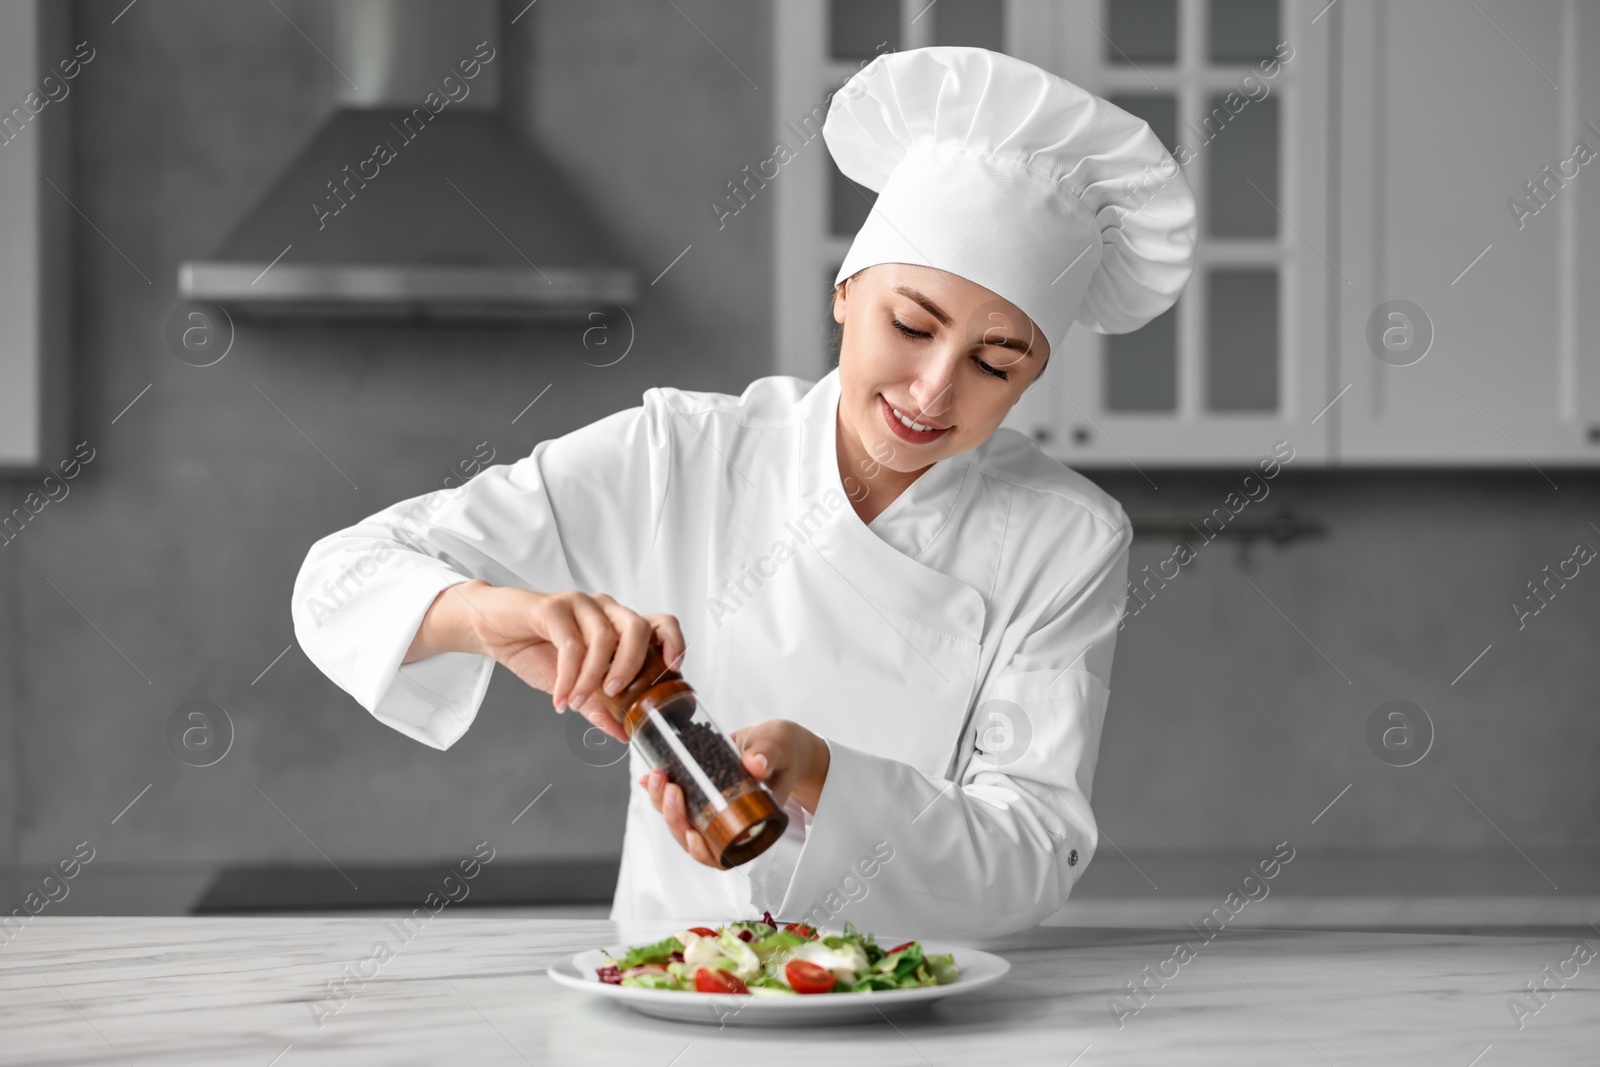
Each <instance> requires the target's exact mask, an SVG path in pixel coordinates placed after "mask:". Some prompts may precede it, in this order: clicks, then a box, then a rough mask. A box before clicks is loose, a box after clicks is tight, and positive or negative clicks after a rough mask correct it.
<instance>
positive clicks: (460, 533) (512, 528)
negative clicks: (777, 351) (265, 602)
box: [290, 389, 672, 749]
mask: <svg viewBox="0 0 1600 1067" xmlns="http://www.w3.org/2000/svg"><path fill="white" fill-rule="evenodd" d="M671 418H672V414H671V409H670V408H669V407H668V406H667V402H666V400H665V399H664V398H663V397H662V396H661V394H660V391H659V390H656V389H651V390H648V391H646V393H645V394H644V403H643V404H641V405H640V406H639V407H635V408H630V409H628V410H625V411H619V412H617V413H615V414H613V415H609V416H607V417H606V418H603V419H600V420H598V421H596V422H594V423H591V424H590V425H588V426H584V427H581V428H579V429H577V430H574V431H573V432H571V433H569V434H566V435H565V436H562V437H558V438H552V439H550V440H546V441H541V442H539V444H537V445H535V446H534V448H533V451H532V452H531V453H529V454H528V455H527V456H526V457H524V458H523V459H520V460H517V461H516V462H514V463H503V464H499V465H496V466H492V467H488V468H486V469H484V470H483V471H482V472H481V473H479V474H478V475H477V476H476V477H473V478H471V479H470V480H468V481H467V482H466V483H465V484H463V485H458V486H453V487H450V488H445V489H438V490H435V491H433V492H431V493H426V494H423V495H421V496H416V497H412V498H410V499H409V500H402V501H400V502H399V503H397V504H394V505H392V506H390V507H387V508H385V509H383V510H382V511H378V512H376V513H374V514H372V515H369V516H367V517H366V518H365V519H362V520H361V521H360V522H358V523H356V524H355V525H353V526H350V527H347V528H346V529H343V530H339V531H337V532H336V533H332V534H329V535H328V536H326V537H324V538H322V539H321V540H319V541H317V542H316V543H315V544H313V545H312V546H311V548H310V550H309V551H308V552H307V554H306V558H305V562H304V563H302V564H301V567H300V572H299V574H298V576H297V577H296V579H295V583H294V594H293V602H292V604H291V608H290V611H291V614H292V616H293V621H294V631H295V637H296V639H297V640H298V642H299V644H300V647H301V648H302V649H303V650H304V651H305V653H306V656H307V657H308V658H309V659H310V660H311V662H312V663H314V664H316V666H317V668H318V669H319V670H321V671H322V672H323V673H324V674H326V675H327V676H328V677H329V678H330V679H331V680H332V681H333V682H334V683H335V684H336V685H338V686H339V688H341V689H343V690H344V691H345V692H347V693H349V694H350V695H351V696H352V697H353V698H355V700H356V702H357V703H358V704H360V705H361V706H362V707H364V708H366V709H367V710H368V711H369V712H371V713H372V714H373V715H374V716H376V717H377V719H378V720H379V721H380V722H383V723H385V724H387V725H389V726H392V727H393V728H394V729H396V730H399V731H400V732H401V733H403V734H405V735H406V736H408V737H411V738H414V739H415V740H418V741H421V742H423V743H424V744H427V745H431V746H432V747H434V748H439V749H444V748H449V747H450V746H451V745H452V744H454V743H455V742H456V741H457V740H458V739H459V738H460V737H461V735H462V734H464V733H465V732H466V730H467V727H468V726H470V725H471V724H472V720H473V718H474V717H475V716H476V715H477V711H478V707H479V705H480V704H481V703H482V701H483V695H484V692H485V691H486V690H487V689H488V687H489V678H490V676H491V674H492V673H493V670H494V659H493V657H490V656H481V655H477V654H474V653H466V652H446V653H441V654H439V655H437V656H431V657H429V658H427V659H424V660H418V661H417V662H415V663H409V664H406V665H404V666H402V665H401V662H400V661H401V660H402V659H404V658H405V654H406V652H407V650H408V649H409V648H410V647H411V641H412V639H413V638H414V637H415V636H416V632H417V628H418V627H419V626H420V625H421V623H422V618H423V616H424V615H425V614H426V613H427V610H428V608H429V606H430V605H431V604H432V603H433V600H434V597H435V596H436V595H437V594H438V593H439V592H440V591H441V590H443V589H446V588H448V587H450V586H452V585H456V584H458V583H461V582H465V581H468V580H470V579H473V578H481V579H483V580H484V581H487V582H489V583H491V584H493V585H504V586H520V587H523V588H527V589H534V590H538V591H541V592H561V591H565V590H568V589H581V590H583V591H585V592H588V593H591V594H593V593H598V592H604V593H609V594H611V595H612V596H614V597H615V598H616V599H617V601H618V602H619V603H622V604H624V605H626V606H628V607H633V605H632V604H630V603H629V599H630V598H631V597H632V595H633V593H634V591H635V590H636V589H637V588H638V585H639V581H640V579H641V577H642V576H643V574H644V568H645V566H646V563H647V560H648V557H649V555H650V550H651V548H652V547H653V545H654V540H655V532H656V530H657V528H658V525H659V523H660V520H661V515H662V509H663V507H664V505H665V500H666V493H667V481H668V477H669V471H670V467H671V463H670V456H671V442H670V431H671V421H670V420H671Z"/></svg>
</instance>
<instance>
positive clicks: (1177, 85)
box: [1008, 0, 1344, 468]
mask: <svg viewBox="0 0 1600 1067" xmlns="http://www.w3.org/2000/svg"><path fill="white" fill-rule="evenodd" d="M1325 4H1326V0H1321V2H1320V3H1315V2H1314V3H1301V2H1299V0H1138V2H1136V3H1121V2H1117V3H1113V2H1109V0H1101V2H1098V3H1096V2H1080V3H1076V4H1069V5H1059V6H1056V7H1055V9H1054V14H1053V17H1054V25H1052V26H1050V27H1049V31H1050V32H1051V33H1052V35H1053V37H1052V39H1053V41H1054V42H1055V47H1054V55H1053V58H1052V59H1051V60H1049V61H1048V62H1047V63H1042V65H1047V66H1049V67H1050V69H1053V70H1054V71H1055V72H1056V73H1058V74H1060V75H1062V76H1063V77H1065V78H1068V79H1070V80H1071V81H1074V82H1076V83H1078V84H1079V85H1082V86H1083V87H1084V88H1086V89H1089V90H1090V91H1092V92H1094V93H1097V94H1098V95H1100V96H1104V97H1106V98H1108V99H1110V100H1111V101H1112V102H1113V103H1115V104H1117V105H1118V106H1120V107H1122V108H1124V109H1125V110H1128V111H1130V112H1132V113H1134V114H1136V115H1138V116H1139V117H1141V118H1143V119H1145V121H1147V122H1149V123H1150V125H1151V127H1152V128H1153V129H1154V130H1155V131H1156V133H1157V134H1158V135H1159V136H1160V137H1161V139H1162V140H1163V142H1164V143H1166V146H1167V149H1168V151H1170V152H1171V153H1172V154H1173V157H1174V158H1175V159H1176V160H1177V161H1178V162H1179V164H1180V165H1181V166H1182V169H1183V173H1184V177H1185V178H1186V180H1187V181H1188V183H1189V185H1190V186H1191V188H1192V189H1193V190H1194V192H1195V196H1196V199H1197V202H1198V207H1199V248H1198V258H1197V263H1196V267H1195V273H1194V276H1193V278H1192V280H1191V281H1190V283H1189V285H1188V287H1187V288H1186V289H1185V290H1184V294H1183V296H1182V297H1181V298H1180V299H1179V301H1178V303H1177V305H1176V306H1175V307H1174V308H1173V309H1172V310H1170V311H1169V312H1167V313H1166V314H1164V315H1162V316H1160V317H1158V318H1157V319H1156V320H1154V321H1153V322H1151V323H1149V324H1147V325H1145V326H1144V327H1142V328H1141V329H1139V330H1136V331H1134V332H1132V333H1130V334H1123V335H1116V336H1102V335H1099V334H1095V333H1092V332H1090V331H1088V330H1084V329H1081V328H1074V329H1073V331H1071V332H1070V333H1069V335H1068V337H1067V339H1066V341H1065V342H1064V344H1063V345H1062V349H1063V351H1061V352H1060V353H1059V354H1058V355H1055V356H1053V357H1052V359H1051V361H1050V371H1049V376H1048V377H1047V379H1046V380H1044V381H1042V382H1041V383H1040V384H1039V385H1037V386H1035V387H1034V388H1033V389H1031V390H1029V394H1030V395H1028V396H1026V397H1025V398H1024V400H1023V401H1022V402H1021V403H1019V404H1018V406H1017V408H1016V409H1014V410H1013V412H1012V413H1011V416H1010V418H1009V419H1008V424H1009V425H1013V426H1015V427H1016V428H1017V429H1020V430H1022V431H1024V432H1027V433H1032V434H1033V435H1034V436H1035V437H1037V438H1038V439H1040V440H1041V441H1042V442H1043V443H1044V445H1045V447H1046V449H1047V450H1048V451H1050V452H1051V453H1052V454H1054V455H1056V456H1057V457H1058V458H1060V459H1061V460H1063V461H1064V462H1066V463H1068V464H1070V465H1072V466H1075V467H1083V468H1094V467H1107V466H1109V467H1127V466H1129V465H1130V464H1131V465H1133V466H1136V467H1141V468H1142V467H1144V466H1147V465H1148V466H1165V467H1181V466H1220V465H1230V464H1235V463H1243V464H1248V463H1251V462H1254V460H1255V459H1256V458H1257V457H1259V456H1261V455H1263V454H1265V453H1268V452H1270V451H1271V450H1272V446H1273V443H1274V442H1276V441H1279V440H1288V441H1290V442H1292V443H1293V445H1294V446H1295V449H1296V462H1297V463H1299V462H1301V461H1302V460H1303V461H1305V462H1306V463H1307V464H1308V465H1314V464H1318V463H1321V462H1323V461H1324V460H1325V458H1326V455H1327V442H1328V437H1329V432H1328V425H1329V420H1328V418H1326V417H1324V415H1323V409H1324V408H1325V407H1326V405H1327V404H1328V402H1329V400H1331V399H1332V397H1333V393H1332V392H1330V391H1329V384H1330V383H1329V378H1328V374H1327V361H1326V352H1327V328H1328V307H1329V290H1330V286H1332V285H1339V284H1344V283H1343V282H1341V281H1340V279H1339V277H1338V275H1337V271H1336V268H1335V267H1334V266H1333V260H1332V259H1331V257H1330V254H1329V249H1328V225H1327V222H1328V210H1327V202H1328V196H1329V192H1328V189H1327V175H1328V123H1327V115H1328V102H1329V97H1328V56H1329V43H1330V40H1331V32H1332V31H1331V29H1330V23H1329V20H1328V19H1327V18H1326V17H1319V9H1320V8H1322V7H1323V6H1325ZM1030 58H1031V57H1030ZM1036 61H1039V60H1036ZM1269 72H1270V73H1269Z"/></svg>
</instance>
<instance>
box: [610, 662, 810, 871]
mask: <svg viewBox="0 0 1600 1067" xmlns="http://www.w3.org/2000/svg"><path fill="white" fill-rule="evenodd" d="M596 701H598V702H599V703H600V705H601V706H602V707H604V708H605V709H606V711H607V713H609V714H611V715H614V716H615V717H616V718H617V719H618V720H619V721H620V722H621V723H622V728H623V732H625V733H626V734H627V735H628V741H629V743H630V744H631V745H632V746H633V747H634V748H635V749H637V750H638V752H639V754H640V755H641V756H643V757H644V761H645V763H647V764H648V765H649V766H650V768H651V770H658V769H659V770H664V771H666V772H667V781H669V782H672V783H674V784H676V785H677V786H678V788H680V789H682V790H683V799H684V803H685V805H687V807H688V809H689V818H690V821H691V822H692V823H693V824H694V828H695V829H696V830H698V831H699V832H700V834H701V836H702V837H704V838H705V840H706V844H707V845H709V846H710V847H711V852H712V855H714V856H716V857H717V862H718V863H719V864H720V865H721V866H722V867H724V868H730V867H737V866H739V865H740V864H741V863H747V862H749V861H750V860H753V859H755V858H756V857H757V856H759V855H761V853H763V852H765V851H766V850H767V849H768V848H769V847H770V846H771V845H772V843H773V842H774V841H776V840H778V838H779V837H781V836H782V835H783V831H784V829H785V828H786V827H787V826H788V825H789V817H788V815H786V814H784V811H783V809H782V808H781V807H779V806H778V802H777V800H776V798H774V797H773V795H772V793H771V791H769V790H768V789H767V787H766V786H765V785H764V784H762V783H761V782H760V781H759V780H757V779H756V778H754V777H753V776H752V775H751V774H750V772H749V771H747V770H745V768H744V763H743V762H742V761H741V759H740V753H739V750H738V749H737V748H736V747H734V744H733V742H732V741H731V740H729V738H728V736H727V735H726V734H724V733H723V732H722V731H721V730H719V729H718V728H717V725H716V723H714V722H712V720H711V717H710V716H709V715H707V714H706V712H705V709H704V708H702V707H700V703H699V701H698V700H697V699H696V697H695V692H694V687H693V686H692V685H690V684H689V683H688V682H687V681H685V680H684V677H683V675H681V674H679V673H678V672H677V671H675V670H673V669H672V668H670V667H668V666H667V661H666V655H665V652H664V650H663V649H662V647H661V642H660V638H659V637H657V636H652V637H651V639H650V644H649V646H648V647H647V648H646V649H645V657H644V666H643V667H641V668H640V669H639V673H638V674H636V675H635V676H634V678H633V681H631V682H629V683H628V684H627V685H625V686H623V688H622V689H621V690H620V691H618V693H617V694H616V695H615V696H612V695H610V694H608V693H606V692H605V691H604V690H603V689H602V690H598V691H596V692H594V693H591V694H590V695H589V698H588V699H587V700H585V701H584V704H585V705H589V704H591V703H593V702H596Z"/></svg>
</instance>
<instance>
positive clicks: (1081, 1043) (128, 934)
mask: <svg viewBox="0 0 1600 1067" xmlns="http://www.w3.org/2000/svg"><path fill="white" fill-rule="evenodd" d="M389 921H390V920H386V919H384V918H382V917H369V916H362V917H352V918H313V917H305V918H71V917H60V918H50V917H46V916H40V917H38V918H36V919H34V920H32V921H31V922H30V923H28V924H27V925H26V926H25V927H24V928H23V929H22V930H20V931H19V932H17V933H16V934H15V936H14V937H13V938H12V940H11V941H10V942H9V943H7V944H0V1063H5V1064H28V1065H30V1067H45V1065H59V1064H124V1063H126V1064H205V1065H208V1067H210V1065H216V1064H240V1065H251V1067H268V1065H269V1064H270V1065H272V1067H303V1065H309V1064H380V1063H381V1064H391V1063H392V1064H400V1063H407V1064H411V1063H415V1064H435V1063H449V1064H456V1063H461V1064H473V1065H490V1064H513V1065H515V1064H524V1063H528V1064H545V1063H556V1064H591V1063H593V1064H626V1065H630V1067H668V1065H669V1064H675V1065H680V1067H688V1065H689V1064H740V1065H748V1064H752V1063H759V1064H761V1065H763V1067H766V1065H775V1064H789V1063H794V1064H803V1065H805V1067H817V1065H818V1064H826V1065H827V1067H843V1065H846V1064H856V1063H860V1064H871V1065H873V1067H889V1065H892V1064H915V1065H923V1064H987V1063H1003V1064H1007V1065H1008V1067H1009V1065H1020V1064H1032V1063H1047V1064H1055V1065H1058V1067H1065V1065H1068V1064H1074V1065H1075V1067H1100V1065H1103V1064H1140V1065H1144V1064H1166V1063H1183V1064H1189V1063H1195V1064H1227V1065H1229V1067H1240V1065H1249V1064H1256V1063H1262V1064H1266V1063H1270V1064H1346V1063H1350V1064H1354V1063H1364V1064H1365V1063H1377V1064H1390V1063H1394V1064H1437V1065H1441V1067H1469V1065H1471V1067H1499V1065H1502V1064H1513V1063H1515V1064H1541V1065H1542V1064H1561V1063H1571V1064H1596V1063H1600V959H1595V960H1593V961H1592V962H1589V963H1587V964H1586V965H1583V966H1582V967H1581V969H1580V970H1579V972H1578V976H1577V977H1576V978H1575V979H1572V980H1570V981H1568V982H1567V987H1566V988H1565V989H1561V990H1558V991H1557V992H1555V993H1554V994H1553V995H1547V997H1546V998H1545V999H1544V1001H1543V1004H1542V1007H1540V1008H1539V1010H1538V1012H1537V1013H1536V1014H1527V1015H1525V1017H1524V1018H1523V1020H1522V1022H1523V1025H1522V1027H1521V1028H1520V1029H1519V1028H1518V1027H1517V1025H1516V1021H1515V1019H1514V1017H1513V1014H1512V1012H1511V1010H1510V1009H1509V1008H1508V1007H1507V999H1508V997H1509V996H1511V995H1512V994H1513V993H1516V992H1518V991H1519V990H1521V989H1522V988H1523V983H1524V982H1527V981H1537V980H1538V979H1539V978H1540V976H1541V973H1542V969H1543V968H1544V967H1545V966H1546V965H1547V964H1548V965H1549V966H1550V967H1551V972H1543V973H1554V972H1555V971H1557V970H1558V969H1560V968H1561V967H1562V964H1563V961H1565V960H1567V959H1568V958H1569V957H1570V956H1572V954H1573V947H1574V945H1575V943H1576V942H1575V941H1574V940H1572V939H1560V938H1534V937H1469V936H1444V935H1433V934H1366V933H1324V932H1307V931H1295V932H1287V931H1284V932H1278V931H1263V930H1248V929H1240V930H1232V929H1230V930H1225V931H1223V932H1222V933H1221V934H1218V935H1217V936H1216V937H1215V940H1213V941H1211V942H1209V943H1205V942H1201V940H1200V939H1199V938H1198V937H1196V936H1195V935H1194V934H1193V933H1192V932H1191V933H1190V935H1189V941H1190V943H1191V944H1192V945H1193V946H1195V948H1196V954H1195V956H1194V957H1193V958H1192V959H1190V960H1188V961H1187V962H1186V963H1183V964H1182V965H1181V966H1179V967H1178V968H1177V975H1176V977H1173V978H1172V979H1171V980H1170V981H1168V982H1167V984H1166V986H1165V987H1164V988H1161V989H1159V990H1157V991H1156V992H1154V994H1153V995H1152V996H1150V997H1149V998H1148V1000H1147V1001H1146V1002H1145V1004H1144V1006H1143V1007H1142V1008H1140V1010H1139V1011H1138V1012H1137V1014H1132V1015H1129V1016H1126V1017H1125V1018H1123V1020H1122V1025H1121V1026H1120V1027H1119V1026H1118V1022H1117V1020H1116V1019H1115V1018H1114V1017H1113V1015H1112V1012H1111V1011H1110V1009H1109V1007H1108V1001H1109V1000H1110V998H1111V997H1112V996H1113V995H1115V994H1118V993H1122V994H1124V995H1125V994H1126V990H1125V984H1126V983H1128V982H1130V981H1133V980H1135V979H1137V978H1139V977H1140V976H1141V975H1142V973H1143V969H1144V967H1145V966H1146V965H1149V966H1150V967H1151V969H1152V971H1156V970H1157V968H1158V965H1159V964H1161V962H1162V961H1163V960H1166V959H1167V958H1168V957H1169V956H1171V955H1172V953H1173V947H1174V945H1175V943H1176V942H1177V940H1178V939H1179V937H1180V934H1178V933H1177V932H1161V931H1126V930H1123V931H1118V930H1071V929H1062V928H1045V929H1040V930H1037V931H1033V932H1031V933H1028V934H1021V935H1017V936H1015V937H1012V938H1008V939H1005V940H1004V941H996V942H987V943H985V944H984V947H986V948H990V949H991V950H993V951H998V952H1000V953H1001V954H1002V955H1004V956H1006V957H1007V958H1008V959H1010V960H1011V962H1012V964H1013V969H1012V971H1011V974H1010V975H1009V976H1008V977H1007V978H1006V979H1005V980H1004V981H1003V982H1001V983H1000V984H999V985H997V986H995V987H993V988H991V989H989V990H984V991H982V992H980V993H976V994H974V995H973V996H972V997H970V998H962V999H957V1000H953V1001H949V1002H947V1003H946V1004H944V1005H941V1006H939V1007H936V1008H933V1009H931V1010H929V1011H927V1012H925V1013H923V1014H918V1015H909V1016H905V1017H897V1018H896V1019H895V1020H894V1022H893V1023H890V1022H886V1021H882V1020H880V1021H877V1022H874V1023H871V1024H865V1025H858V1026H851V1027H842V1028H837V1029H810V1030H787V1031H755V1030H748V1029H739V1028H734V1027H728V1028H726V1029H723V1030H718V1029H716V1028H715V1027H710V1026H695V1025H691V1024H683V1023H669V1022H663V1021H658V1020H653V1019H648V1018H645V1017H642V1016H638V1015H634V1014H632V1013H630V1012H628V1011H627V1010H625V1009H621V1008H618V1007H616V1006H615V1005H612V1004H608V1003H602V1002H599V1001H596V1000H594V999H592V998H587V997H585V996H583V995H582V994H579V993H576V992H573V991H570V990H566V989H563V988H561V987H559V986H557V985H555V984H554V983H553V982H552V981H550V979H549V978H547V977H546V976H545V974H544V970H545V968H546V966H547V965H549V964H550V963H551V962H552V961H554V960H556V959H558V958H561V957H564V956H568V955H570V954H572V953H574V952H577V951H580V950H583V949H588V948H597V947H601V946H605V947H616V946H617V945H619V944H621V943H622V942H623V941H624V940H633V939H635V938H634V935H636V934H639V933H643V934H646V935H653V934H654V933H655V932H656V931H654V930H649V931H628V930H619V929H618V928H617V927H615V926H613V924H611V923H608V922H599V921H590V920H550V919H514V918H503V917H494V918H462V917H458V916H451V915H449V914H448V913H445V914H441V915H440V916H439V917H437V918H434V919H432V920H431V921H430V922H429V923H427V924H426V925H425V926H423V928H422V929H420V931H418V932H416V933H415V934H414V935H413V936H412V937H411V939H410V940H409V941H405V940H403V939H402V938H401V937H400V936H398V935H397V934H396V932H395V930H394V928H393V927H392V926H390V925H388V922H389ZM380 941H381V942H385V943H386V945H387V946H388V947H389V948H390V949H394V948H395V947H397V946H398V951H397V952H395V953H394V955H393V956H392V958H388V959H383V954H382V953H381V952H376V953H375V946H376V945H377V944H378V943H379V942H380ZM1587 943H1588V944H1589V945H1592V946H1595V947H1596V948H1600V936H1593V935H1591V936H1590V938H1589V939H1588V942H1587ZM368 961H370V962H368ZM1565 969H1566V970H1568V971H1569V972H1570V970H1571V966H1570V965H1567V966H1566V968H1565ZM1165 970H1166V972H1167V973H1169V974H1170V973H1171V972H1172V966H1171V965H1168V966H1167V967H1166V968H1165ZM341 977H343V978H344V979H345V987H344V988H345V991H346V996H345V998H344V999H342V1000H341V999H333V1000H329V999H326V998H329V996H330V994H329V990H328V983H330V982H336V981H338V980H340V979H341ZM1150 988H1152V989H1154V988H1155V985H1154V982H1153V981H1152V982H1151V984H1150ZM1552 988H1554V985H1553V983H1552ZM319 1000H321V1001H323V1005H322V1007H323V1012H322V1015H323V1018H322V1020H321V1021H322V1025H321V1026H319V1025H318V1020H317V1014H318V1013H317V1012H315V1011H314V1010H313V1005H314V1004H315V1003H317V1002H318V1001H319ZM1126 1003H1127V1004H1129V1005H1132V1004H1133V1003H1134V1002H1133V1001H1126ZM1528 1003H1529V1004H1537V1003H1539V1002H1538V1001H1533V1000H1529V1001H1528ZM334 1005H342V1006H340V1007H339V1010H338V1011H336V1012H334V1011H332V1010H331V1008H332V1007H333V1006H334ZM1075 1057H1076V1058H1075Z"/></svg>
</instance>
